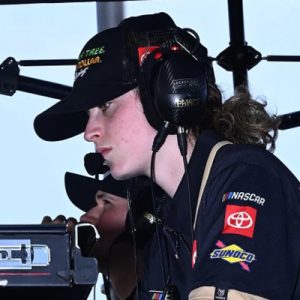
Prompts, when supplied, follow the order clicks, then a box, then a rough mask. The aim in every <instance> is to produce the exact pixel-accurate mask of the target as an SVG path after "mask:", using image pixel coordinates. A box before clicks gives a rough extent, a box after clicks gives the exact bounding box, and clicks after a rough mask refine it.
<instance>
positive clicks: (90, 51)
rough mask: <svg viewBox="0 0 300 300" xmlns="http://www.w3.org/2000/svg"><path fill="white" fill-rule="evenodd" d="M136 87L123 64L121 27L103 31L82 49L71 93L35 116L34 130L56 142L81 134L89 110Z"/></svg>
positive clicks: (131, 75) (124, 63) (124, 61)
mask: <svg viewBox="0 0 300 300" xmlns="http://www.w3.org/2000/svg"><path fill="white" fill-rule="evenodd" d="M136 86H137V81H136V79H135V78H134V76H133V72H132V71H131V70H130V66H129V63H127V62H126V55H125V53H124V34H123V32H122V29H121V28H120V27H115V28H111V29H107V30H104V31H102V32H100V33H98V34H96V35H95V36H94V37H92V38H91V39H90V40H89V41H88V42H87V43H86V45H85V46H84V48H83V49H82V51H81V53H80V55H79V57H78V61H77V65H76V70H75V79H74V85H73V89H72V92H71V94H70V95H69V96H67V97H66V98H64V99H62V100H61V101H59V102H57V103H56V104H54V105H53V106H51V107H50V108H49V109H47V110H46V111H44V112H43V113H41V114H40V115H38V116H37V117H36V118H35V120H34V129H35V131H36V133H37V135H38V136H39V137H41V138H42V139H44V140H46V141H59V140H63V139H67V138H70V137H73V136H75V135H77V134H79V133H81V132H83V131H84V129H85V126H86V123H87V120H88V116H87V113H86V111H87V110H88V109H90V108H92V107H95V106H98V105H101V104H104V103H105V102H107V101H109V100H111V99H114V98H116V97H119V96H121V95H123V94H125V93H126V92H128V91H130V90H131V89H133V88H135V87H136Z"/></svg>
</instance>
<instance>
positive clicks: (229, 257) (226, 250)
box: [210, 241, 255, 271]
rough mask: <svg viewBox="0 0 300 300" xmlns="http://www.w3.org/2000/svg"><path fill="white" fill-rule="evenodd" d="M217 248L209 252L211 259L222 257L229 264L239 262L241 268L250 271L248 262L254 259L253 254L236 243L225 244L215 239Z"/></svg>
mask: <svg viewBox="0 0 300 300" xmlns="http://www.w3.org/2000/svg"><path fill="white" fill-rule="evenodd" d="M216 245H217V246H218V247H219V249H214V250H213V251H212V252H211V253H210V258H211V259H222V260H225V261H227V262H228V263H230V264H236V263H238V264H240V265H241V267H242V269H244V270H245V271H250V269H249V266H248V264H250V263H252V262H253V261H254V260H255V254H253V253H251V252H247V251H245V250H244V249H242V248H241V247H239V246H238V245H236V244H231V245H229V246H226V245H225V244H224V243H223V242H222V241H217V243H216Z"/></svg>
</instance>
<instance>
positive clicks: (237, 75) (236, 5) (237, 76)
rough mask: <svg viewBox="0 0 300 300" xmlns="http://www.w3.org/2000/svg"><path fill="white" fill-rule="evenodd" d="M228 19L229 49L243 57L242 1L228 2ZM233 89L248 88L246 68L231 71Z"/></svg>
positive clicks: (239, 67)
mask: <svg viewBox="0 0 300 300" xmlns="http://www.w3.org/2000/svg"><path fill="white" fill-rule="evenodd" d="M228 17H229V30H230V47H232V48H233V49H234V52H235V53H236V56H237V57H238V56H239V55H243V53H242V51H243V48H244V46H245V45H246V42H245V35H244V18H243V1H242V0H228ZM233 84H234V87H235V88H236V87H238V86H239V85H245V86H248V73H247V67H246V66H243V65H240V66H238V67H235V69H234V70H233Z"/></svg>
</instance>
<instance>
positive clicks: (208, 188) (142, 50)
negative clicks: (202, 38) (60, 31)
mask: <svg viewBox="0 0 300 300" xmlns="http://www.w3.org/2000/svg"><path fill="white" fill-rule="evenodd" d="M87 111H88V113H86V112H87ZM278 124H279V119H278V118H277V117H276V116H272V115H269V114H268V113H267V111H266V103H263V102H259V101H256V100H254V99H252V98H251V96H250V94H249V92H248V91H247V89H245V88H240V89H237V91H236V93H235V95H234V96H233V97H231V98H230V99H228V100H226V101H224V103H222V99H221V93H220V91H219V89H218V87H217V85H216V83H215V78H214V75H213V70H212V67H211V61H210V59H209V57H208V56H207V50H206V48H205V47H204V46H203V45H201V44H200V42H199V39H198V38H197V34H196V33H195V32H194V31H192V30H189V29H183V28H179V27H178V26H176V25H175V23H174V22H173V20H172V19H171V18H170V17H169V16H168V15H166V14H164V13H160V14H154V15H144V16H138V17H132V18H128V19H125V20H124V21H122V22H121V23H120V25H119V26H117V27H115V28H112V29H108V30H106V31H103V32H101V33H98V34H97V35H95V36H94V37H92V38H91V39H90V40H89V41H88V42H87V43H86V45H85V46H84V48H83V50H82V51H81V53H80V55H79V59H78V64H77V67H76V72H75V82H74V87H73V92H72V93H71V95H70V96H69V97H67V98H66V99H64V100H63V101H61V102H59V103H57V104H55V105H54V106H52V107H51V108H49V109H48V110H46V111H45V112H43V113H42V114H40V115H39V116H38V117H37V118H36V120H35V130H36V132H37V134H38V135H39V136H40V137H41V138H43V139H45V140H49V141H55V140H62V139H66V138H70V137H72V136H74V135H76V134H79V133H81V132H83V131H84V132H85V133H84V136H85V139H86V140H87V141H89V142H93V143H94V144H95V150H96V151H97V152H99V153H101V154H102V155H103V157H104V158H105V161H106V164H107V165H108V166H109V167H110V170H111V174H112V176H113V177H114V178H116V179H118V180H124V179H128V178H132V177H135V176H139V175H146V176H148V177H151V178H152V179H153V180H154V181H155V182H156V183H157V184H158V185H159V186H160V187H161V188H162V189H163V190H164V191H165V192H166V193H167V194H168V195H169V196H170V197H171V198H172V199H171V200H169V201H167V203H165V205H163V207H159V208H160V210H161V216H162V220H161V222H160V224H158V227H157V228H158V230H157V232H156V234H155V236H154V238H153V239H152V240H151V243H150V242H149V243H148V244H147V248H146V252H145V253H144V257H145V260H144V264H145V266H144V276H143V282H142V284H141V286H140V288H139V297H140V299H187V298H189V299H230V300H232V299H234V300H238V299H249V300H250V299H253V300H254V299H272V300H273V299H300V289H299V280H298V278H299V270H300V238H299V233H298V232H299V229H300V202H299V201H300V184H299V182H298V180H297V179H296V178H295V176H294V175H293V174H292V173H291V172H290V171H289V170H288V169H287V167H286V166H284V164H283V163H282V162H281V161H280V160H279V159H278V158H276V157H275V156H274V155H273V154H272V153H271V152H272V151H273V150H274V149H275V140H276V137H277V129H278ZM154 193H155V191H154Z"/></svg>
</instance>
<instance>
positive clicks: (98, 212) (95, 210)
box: [80, 202, 104, 225]
mask: <svg viewBox="0 0 300 300" xmlns="http://www.w3.org/2000/svg"><path fill="white" fill-rule="evenodd" d="M103 212H104V204H103V203H102V202H100V203H97V205H96V206H94V207H92V208H91V209H90V210H88V211H87V212H86V213H85V214H83V215H82V216H81V217H80V222H88V223H91V224H94V225H96V224H97V223H98V221H99V219H100V218H101V216H102V214H103Z"/></svg>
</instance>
